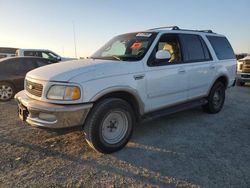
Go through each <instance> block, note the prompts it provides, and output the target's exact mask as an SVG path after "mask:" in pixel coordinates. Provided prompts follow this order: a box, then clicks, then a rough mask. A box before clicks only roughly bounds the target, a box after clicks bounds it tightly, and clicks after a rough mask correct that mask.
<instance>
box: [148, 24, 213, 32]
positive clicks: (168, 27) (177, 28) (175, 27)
mask: <svg viewBox="0 0 250 188" xmlns="http://www.w3.org/2000/svg"><path fill="white" fill-rule="evenodd" d="M157 29H172V30H180V31H195V32H205V33H214V32H213V31H212V30H211V29H209V30H192V29H180V28H179V27H178V26H166V27H156V28H152V29H149V30H157Z"/></svg>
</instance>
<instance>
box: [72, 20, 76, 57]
mask: <svg viewBox="0 0 250 188" xmlns="http://www.w3.org/2000/svg"><path fill="white" fill-rule="evenodd" d="M72 25H73V33H74V45H75V58H77V52H76V32H75V23H74V21H72Z"/></svg>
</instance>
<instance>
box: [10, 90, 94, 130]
mask: <svg viewBox="0 0 250 188" xmlns="http://www.w3.org/2000/svg"><path fill="white" fill-rule="evenodd" d="M15 100H16V101H17V103H18V106H19V108H26V109H27V111H28V113H27V118H25V121H26V122H27V123H28V124H30V125H32V126H38V127H47V128H67V127H73V126H77V125H83V123H84V121H85V119H86V117H87V115H88V112H89V110H90V109H91V108H92V106H93V104H72V105H71V104H67V105H61V104H60V105H58V104H51V103H45V102H41V101H38V100H34V99H31V98H30V97H28V96H27V95H26V94H25V91H24V90H23V91H20V92H19V93H17V94H16V95H15Z"/></svg>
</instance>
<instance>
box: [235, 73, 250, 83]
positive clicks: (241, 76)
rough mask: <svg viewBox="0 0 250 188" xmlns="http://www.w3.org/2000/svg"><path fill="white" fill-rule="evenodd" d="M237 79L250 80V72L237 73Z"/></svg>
mask: <svg viewBox="0 0 250 188" xmlns="http://www.w3.org/2000/svg"><path fill="white" fill-rule="evenodd" d="M237 80H238V81H241V82H250V73H237Z"/></svg>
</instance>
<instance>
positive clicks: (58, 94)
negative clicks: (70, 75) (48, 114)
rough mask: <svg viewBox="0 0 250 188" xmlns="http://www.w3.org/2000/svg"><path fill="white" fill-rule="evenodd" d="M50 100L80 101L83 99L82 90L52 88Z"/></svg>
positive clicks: (59, 86)
mask: <svg viewBox="0 0 250 188" xmlns="http://www.w3.org/2000/svg"><path fill="white" fill-rule="evenodd" d="M47 98H48V99H54V100H78V99H80V98H81V90H80V88H79V87H77V86H63V85H54V86H52V87H51V88H50V89H49V91H48V94H47Z"/></svg>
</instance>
